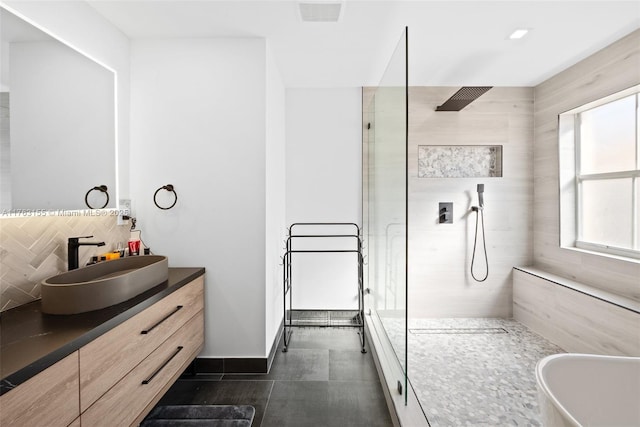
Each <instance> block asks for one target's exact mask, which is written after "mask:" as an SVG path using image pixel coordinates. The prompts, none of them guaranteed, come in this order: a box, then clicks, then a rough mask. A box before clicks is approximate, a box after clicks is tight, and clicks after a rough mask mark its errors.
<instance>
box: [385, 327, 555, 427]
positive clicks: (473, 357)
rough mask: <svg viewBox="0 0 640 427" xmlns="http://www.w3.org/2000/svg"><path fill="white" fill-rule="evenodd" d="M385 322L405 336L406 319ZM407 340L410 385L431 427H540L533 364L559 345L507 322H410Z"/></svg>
mask: <svg viewBox="0 0 640 427" xmlns="http://www.w3.org/2000/svg"><path fill="white" fill-rule="evenodd" d="M383 321H384V325H385V329H387V332H388V333H389V335H397V334H401V335H402V334H403V332H402V328H403V322H402V321H398V319H388V318H387V319H384V320H383ZM447 329H448V330H450V331H451V333H443V332H446V330H447ZM428 330H432V331H433V332H434V333H431V334H429V333H425V332H426V331H428ZM482 330H487V331H491V332H492V333H479V332H480V331H482ZM499 330H504V331H506V332H507V333H495V331H499ZM417 332H420V333H417ZM408 340H409V381H410V382H411V384H412V386H413V388H414V390H415V392H416V395H417V397H418V401H419V402H420V404H421V405H422V409H423V410H424V412H425V414H426V415H427V418H428V420H429V423H430V424H431V426H432V427H446V426H474V427H494V426H509V425H511V426H542V420H541V416H540V409H539V406H538V397H537V391H536V380H535V366H536V363H537V362H538V361H539V360H540V359H542V358H544V357H545V356H548V355H550V354H557V353H564V350H562V349H561V348H560V347H558V346H556V345H554V344H552V343H550V342H549V341H547V340H545V339H544V338H542V337H541V336H539V335H537V334H535V333H533V332H531V331H530V330H529V329H527V328H526V327H525V326H523V325H522V324H520V323H518V322H516V321H515V320H509V319H410V321H409V336H408ZM396 341H397V340H396ZM400 351H402V350H401V349H400ZM396 353H398V350H396ZM401 354H402V353H398V355H399V356H400V355H401Z"/></svg>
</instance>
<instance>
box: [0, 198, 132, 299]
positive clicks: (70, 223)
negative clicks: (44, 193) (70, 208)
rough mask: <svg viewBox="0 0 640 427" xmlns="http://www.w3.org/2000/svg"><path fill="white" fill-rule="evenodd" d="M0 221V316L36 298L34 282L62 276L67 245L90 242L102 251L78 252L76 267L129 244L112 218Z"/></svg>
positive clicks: (125, 229)
mask: <svg viewBox="0 0 640 427" xmlns="http://www.w3.org/2000/svg"><path fill="white" fill-rule="evenodd" d="M95 212H101V211H85V212H82V211H80V212H78V215H77V216H75V215H74V216H43V217H3V218H0V311H4V310H7V309H10V308H13V307H17V306H19V305H22V304H26V303H28V302H31V301H34V300H36V299H39V298H40V281H41V280H43V279H46V278H47V277H49V276H53V275H56V274H58V273H61V272H64V271H66V270H67V239H68V238H69V237H76V236H94V237H93V239H91V240H92V241H102V242H105V244H106V245H105V246H101V247H96V246H82V247H81V248H80V265H81V266H82V265H85V264H87V262H88V261H89V260H90V259H91V257H92V256H93V255H98V254H101V253H104V252H108V251H111V250H114V249H116V247H117V245H118V243H119V242H126V241H127V240H128V239H129V234H130V232H129V229H130V226H129V225H117V217H116V216H113V215H108V216H95V215H88V213H95Z"/></svg>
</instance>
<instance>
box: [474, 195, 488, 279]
mask: <svg viewBox="0 0 640 427" xmlns="http://www.w3.org/2000/svg"><path fill="white" fill-rule="evenodd" d="M473 210H474V211H476V234H475V236H474V237H473V255H472V256H471V277H473V280H475V281H476V282H484V281H485V280H487V277H489V258H488V257H487V241H486V239H485V232H484V209H482V207H480V208H476V207H475V206H474V209H473ZM478 220H480V222H482V247H483V249H484V262H485V265H486V266H487V271H486V274H485V275H484V277H483V278H481V279H479V278H477V277H476V275H475V274H474V273H473V265H474V263H475V261H476V247H477V245H478Z"/></svg>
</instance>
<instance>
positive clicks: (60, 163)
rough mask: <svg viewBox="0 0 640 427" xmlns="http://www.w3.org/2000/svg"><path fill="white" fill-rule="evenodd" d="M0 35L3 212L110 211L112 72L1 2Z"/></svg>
mask: <svg viewBox="0 0 640 427" xmlns="http://www.w3.org/2000/svg"><path fill="white" fill-rule="evenodd" d="M0 33H1V34H0V37H1V39H0V107H1V108H0V110H1V114H0V172H1V175H0V211H1V212H2V213H4V214H7V213H11V214H15V213H21V212H24V213H27V214H28V213H29V212H32V211H40V210H47V211H50V212H54V213H55V212H56V211H60V210H75V209H87V208H88V206H87V204H86V203H87V202H88V203H89V205H90V206H91V207H93V208H102V207H105V208H115V207H116V205H117V195H116V173H117V171H116V154H117V153H116V126H115V122H116V121H115V117H116V115H115V114H116V107H115V73H114V72H113V71H112V70H109V69H108V68H106V67H104V66H102V65H101V64H98V63H97V62H95V61H94V60H92V59H90V58H88V57H87V56H85V55H83V54H81V53H80V52H78V51H77V50H75V49H73V48H71V47H70V46H68V45H66V44H64V43H62V42H61V41H59V40H57V39H55V38H54V37H52V36H51V35H49V34H47V33H45V32H44V31H42V30H40V29H38V28H36V27H35V26H34V25H32V24H30V23H28V22H26V21H25V20H23V19H21V18H20V17H18V16H16V15H14V14H13V13H11V12H9V11H8V10H6V9H4V8H1V7H0ZM104 186H106V189H107V191H106V192H105V191H104ZM107 200H108V202H107Z"/></svg>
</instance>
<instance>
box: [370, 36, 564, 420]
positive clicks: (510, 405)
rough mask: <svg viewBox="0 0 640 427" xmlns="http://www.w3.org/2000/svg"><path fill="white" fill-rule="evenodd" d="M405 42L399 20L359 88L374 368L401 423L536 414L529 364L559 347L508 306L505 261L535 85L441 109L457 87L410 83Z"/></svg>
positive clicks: (527, 188) (515, 238) (527, 230)
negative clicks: (381, 58)
mask: <svg viewBox="0 0 640 427" xmlns="http://www.w3.org/2000/svg"><path fill="white" fill-rule="evenodd" d="M407 52H408V32H407V30H405V31H404V32H403V34H402V37H401V38H400V41H399V43H398V45H397V47H396V49H395V51H394V53H393V55H392V57H391V60H390V61H389V64H388V67H387V69H386V72H385V74H384V76H383V78H382V79H381V81H380V84H379V85H378V86H376V87H367V88H364V89H363V241H364V252H365V256H366V258H365V263H366V266H365V270H364V275H365V288H366V290H367V293H366V297H365V314H367V315H366V316H365V317H366V318H367V322H368V327H369V331H370V334H371V335H372V336H373V338H372V341H373V344H374V346H375V348H374V350H375V352H376V354H377V356H378V357H377V358H378V360H380V364H381V365H384V366H383V372H384V375H383V381H384V382H385V383H386V386H387V389H388V390H389V396H390V398H391V399H392V400H393V402H394V405H395V408H396V412H398V413H399V416H400V418H401V419H404V422H403V425H411V426H418V425H430V426H432V427H436V426H451V425H473V426H496V425H532V426H536V425H541V423H540V420H539V410H538V407H537V398H536V388H535V375H534V367H535V364H536V362H537V361H538V360H540V359H542V358H543V357H545V356H546V355H548V354H554V353H558V352H562V350H561V349H560V348H558V347H556V346H554V345H552V344H551V343H549V342H547V341H546V340H544V339H542V338H541V337H539V336H538V335H536V334H534V333H532V332H530V331H529V330H528V329H527V328H525V327H524V326H522V325H520V324H519V323H517V322H515V321H513V320H512V319H511V318H512V312H513V311H512V304H513V303H512V300H513V298H512V286H511V275H512V268H513V267H514V266H521V265H530V264H531V261H532V257H533V254H532V248H531V245H530V242H531V241H532V237H533V236H532V222H533V218H532V213H531V211H532V209H531V205H532V198H533V174H532V168H531V158H532V149H533V143H532V142H533V131H532V129H533V114H532V105H533V90H532V88H525V87H522V88H518V87H509V88H502V87H494V88H485V89H486V90H483V91H482V96H479V97H477V99H474V100H473V101H472V102H471V103H470V104H469V103H468V104H469V105H468V106H465V107H464V108H463V109H462V110H461V111H450V110H449V111H446V110H445V109H440V110H439V109H438V107H439V106H441V105H443V103H445V101H446V100H447V99H449V98H451V97H452V95H454V94H456V93H457V92H458V91H459V89H460V88H459V87H427V86H409V84H408V77H410V76H409V73H408V72H407V70H408V63H409V62H408V54H407ZM480 197H482V198H483V199H484V200H483V202H484V203H481V201H480V200H479V198H480ZM481 205H483V206H481ZM443 206H445V208H446V211H443ZM474 208H475V210H474ZM478 209H482V211H481V212H478ZM480 215H481V216H480ZM478 218H480V219H481V223H480V224H481V226H482V228H481V230H482V233H481V234H478V233H480V229H478V230H476V220H477V219H478ZM443 219H444V220H443ZM474 241H475V243H476V246H477V252H476V253H475V255H474V250H473V248H474ZM485 245H486V253H487V255H488V256H485V252H484V248H485ZM474 257H475V264H474V266H473V274H472V270H471V265H472V261H473V260H474ZM487 259H488V264H487ZM489 267H490V268H489ZM489 271H490V274H488V275H487V273H488V272H489ZM474 275H475V277H476V278H479V279H483V280H482V281H476V280H474V277H473V276H474ZM405 417H409V419H410V421H408V422H407V421H406V419H407V418H405Z"/></svg>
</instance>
